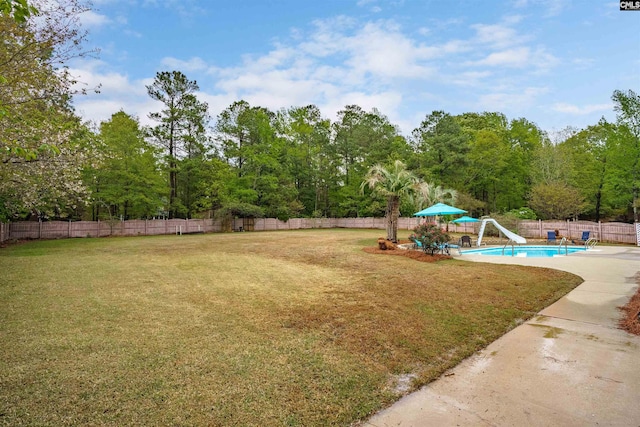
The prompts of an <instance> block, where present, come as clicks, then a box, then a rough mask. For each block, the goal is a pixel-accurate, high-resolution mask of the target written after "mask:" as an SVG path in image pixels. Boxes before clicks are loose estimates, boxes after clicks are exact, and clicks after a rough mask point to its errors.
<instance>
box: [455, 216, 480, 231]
mask: <svg viewBox="0 0 640 427" xmlns="http://www.w3.org/2000/svg"><path fill="white" fill-rule="evenodd" d="M451 222H455V223H456V224H464V231H465V233H466V232H467V223H468V222H480V220H479V219H477V218H471V217H470V216H466V215H465V216H461V217H460V218H457V219H454V220H453V221H451Z"/></svg>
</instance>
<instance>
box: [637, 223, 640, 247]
mask: <svg viewBox="0 0 640 427" xmlns="http://www.w3.org/2000/svg"><path fill="white" fill-rule="evenodd" d="M636 242H637V243H638V246H640V222H636Z"/></svg>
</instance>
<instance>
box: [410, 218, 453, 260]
mask: <svg viewBox="0 0 640 427" xmlns="http://www.w3.org/2000/svg"><path fill="white" fill-rule="evenodd" d="M449 239H450V236H449V234H447V232H446V231H444V230H443V229H442V228H440V227H439V226H438V225H437V224H434V223H432V222H425V223H423V224H420V225H418V226H416V227H415V228H414V229H413V233H412V234H411V235H410V236H409V240H411V241H412V242H414V243H415V244H416V245H417V246H418V247H420V248H422V250H423V251H424V252H427V253H430V254H432V255H433V254H434V253H435V252H436V251H437V250H438V249H440V246H441V245H442V244H444V243H447V242H448V241H449Z"/></svg>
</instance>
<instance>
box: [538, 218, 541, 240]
mask: <svg viewBox="0 0 640 427" xmlns="http://www.w3.org/2000/svg"><path fill="white" fill-rule="evenodd" d="M538 239H542V220H541V219H539V220H538Z"/></svg>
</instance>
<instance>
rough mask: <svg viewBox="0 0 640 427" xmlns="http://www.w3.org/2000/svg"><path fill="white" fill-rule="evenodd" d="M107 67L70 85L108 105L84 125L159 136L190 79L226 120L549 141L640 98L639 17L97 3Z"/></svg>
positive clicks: (614, 10) (304, 4) (399, 7)
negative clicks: (127, 120) (625, 96)
mask: <svg viewBox="0 0 640 427" xmlns="http://www.w3.org/2000/svg"><path fill="white" fill-rule="evenodd" d="M82 22H83V25H84V27H85V28H86V29H87V30H88V31H89V40H88V42H87V44H86V47H88V48H94V47H95V48H99V49H100V51H101V52H100V54H99V56H98V57H97V58H85V59H81V60H80V59H78V60H75V61H74V62H73V63H72V64H71V71H72V73H73V74H74V75H76V76H78V77H79V79H80V80H81V81H83V82H84V83H85V84H87V85H88V86H89V87H92V86H94V85H96V84H101V85H102V87H101V92H100V94H95V95H94V94H92V95H88V96H84V97H79V98H77V99H76V101H75V105H76V108H77V111H78V112H79V113H80V114H81V115H82V116H83V117H85V118H86V119H88V120H93V121H95V122H99V121H102V120H107V119H109V117H110V116H111V114H113V113H115V112H117V111H118V110H120V109H122V110H124V111H125V112H127V113H129V114H133V115H136V116H138V117H139V119H140V121H141V122H142V123H143V124H148V123H150V122H149V120H148V119H147V115H148V113H150V112H153V111H159V109H160V106H159V105H158V104H156V103H155V102H154V101H152V100H151V99H150V98H149V96H148V95H147V93H146V89H145V85H148V84H150V83H151V82H152V81H153V78H154V76H155V74H156V73H157V72H159V71H171V70H179V71H182V72H183V73H184V74H186V75H187V77H188V78H190V79H192V80H196V81H197V82H198V84H199V86H200V92H199V93H198V97H199V99H200V100H202V101H205V102H207V103H208V104H209V108H210V113H211V115H212V116H213V117H214V118H215V117H216V116H217V115H218V114H219V113H220V112H221V111H222V110H224V109H225V108H227V107H228V106H229V105H230V104H231V103H233V102H234V101H237V100H240V99H244V100H246V101H247V102H249V103H250V104H251V105H252V106H263V107H267V108H269V109H271V110H274V111H275V110H278V109H281V108H288V107H291V106H304V105H308V104H315V105H317V106H318V107H319V108H320V111H321V112H322V113H323V115H324V116H325V117H327V118H329V119H331V120H335V118H336V113H337V112H338V111H339V110H341V109H342V108H343V107H344V106H345V105H349V104H357V105H359V106H361V107H362V108H363V109H365V110H367V111H369V110H371V109H372V108H377V109H378V110H379V111H381V112H382V113H383V114H385V115H386V116H387V117H389V119H390V120H391V122H392V123H394V124H396V125H398V126H399V127H400V129H401V131H402V133H403V134H404V135H407V136H408V135H409V134H410V132H411V131H412V130H413V129H414V128H416V127H418V126H419V125H420V122H421V121H422V120H423V119H424V117H425V116H426V115H427V114H429V113H431V112H432V111H434V110H444V111H446V112H448V113H451V114H460V113H464V112H482V111H499V112H502V113H504V114H506V115H507V117H508V118H509V119H513V118H518V117H525V118H527V119H529V120H531V121H533V122H535V123H537V124H538V125H539V126H540V127H541V128H542V129H544V130H546V131H548V132H549V133H550V134H552V135H553V134H555V133H557V132H559V131H561V130H562V129H564V128H566V127H568V126H571V127H576V128H583V127H586V126H588V125H591V124H595V123H597V122H598V120H599V119H600V118H601V117H603V116H604V117H605V118H607V119H608V120H611V121H612V120H615V113H614V111H613V104H612V102H611V95H612V93H613V91H614V90H616V89H621V90H628V89H632V90H634V91H636V92H640V12H625V11H620V10H619V2H618V1H613V2H611V1H598V0H580V1H579V0H573V1H572V0H505V1H493V0H486V1H483V0H476V1H471V0H457V1H456V0H431V1H429V0H389V1H382V0H322V1H311V0H236V1H233V2H232V1H218V0H209V1H208V0H94V7H93V10H92V11H91V12H88V13H85V14H84V15H83V16H82Z"/></svg>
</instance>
